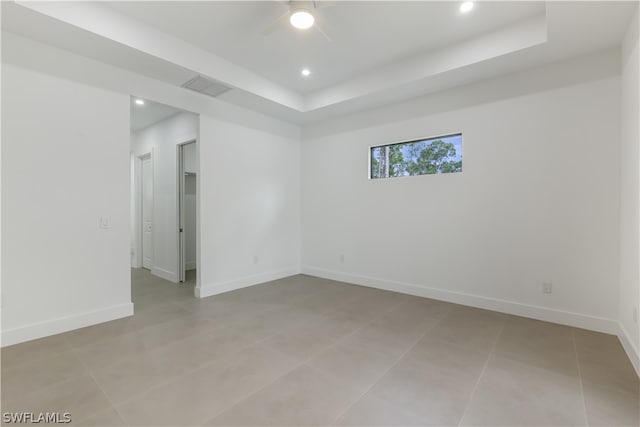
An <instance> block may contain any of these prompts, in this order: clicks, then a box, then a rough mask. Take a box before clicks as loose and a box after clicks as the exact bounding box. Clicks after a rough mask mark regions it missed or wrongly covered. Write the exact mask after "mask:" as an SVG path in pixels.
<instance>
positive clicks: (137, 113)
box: [131, 97, 182, 132]
mask: <svg viewBox="0 0 640 427" xmlns="http://www.w3.org/2000/svg"><path fill="white" fill-rule="evenodd" d="M136 99H137V98H134V97H131V131H132V132H137V131H139V130H142V129H144V128H146V127H149V126H151V125H152V124H155V123H158V122H160V121H162V120H164V119H168V118H169V117H171V116H175V115H176V114H178V113H181V112H182V110H180V109H178V108H173V107H171V106H169V105H164V104H160V103H158V102H153V101H149V100H143V101H144V105H138V104H136V103H135V100H136Z"/></svg>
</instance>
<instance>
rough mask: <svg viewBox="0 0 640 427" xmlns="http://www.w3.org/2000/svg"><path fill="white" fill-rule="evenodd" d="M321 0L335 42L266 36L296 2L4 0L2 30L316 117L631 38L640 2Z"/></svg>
mask: <svg viewBox="0 0 640 427" xmlns="http://www.w3.org/2000/svg"><path fill="white" fill-rule="evenodd" d="M303 3H304V4H305V5H306V6H309V7H312V6H313V5H312V3H311V2H303ZM318 4H319V7H320V8H319V9H318V10H316V15H317V20H318V22H319V24H320V25H321V26H322V27H323V28H324V29H325V30H326V31H327V32H328V33H329V34H330V36H331V37H332V39H333V40H332V41H327V40H326V39H324V37H322V35H321V34H320V33H318V32H317V31H308V32H303V31H300V30H294V29H293V28H290V27H288V26H287V25H286V24H285V25H283V26H282V27H281V28H280V29H278V30H277V31H274V32H273V33H271V34H270V35H268V36H265V35H264V34H263V30H264V29H266V28H267V27H269V25H270V24H271V23H272V22H273V21H274V20H276V19H277V18H278V17H279V16H281V15H282V13H283V12H286V10H287V7H288V6H287V2H272V1H263V2H254V1H249V2H247V1H235V2H220V1H215V2H207V1H204V2H162V1H149V2H100V3H96V2H31V1H29V2H20V1H18V2H16V4H7V3H6V2H3V4H2V27H3V30H5V31H11V32H15V33H18V34H21V35H23V36H27V37H30V38H33V39H36V40H42V41H44V42H45V43H48V44H52V45H54V46H58V47H62V48H64V49H67V50H70V51H73V52H76V53H79V54H81V55H84V56H88V57H91V58H94V59H97V60H100V61H102V62H106V63H109V64H112V65H115V66H118V67H121V68H124V69H128V70H131V71H135V72H137V73H140V74H143V75H147V76H150V77H153V78H155V79H158V80H162V81H165V82H167V83H169V84H171V85H175V86H180V85H181V84H182V83H184V82H185V81H187V80H189V79H190V78H191V77H193V76H195V75H197V74H202V75H205V76H208V77H210V78H212V79H215V80H218V81H220V82H222V83H223V84H226V85H228V86H230V87H232V88H234V89H233V90H231V91H229V92H227V93H225V94H223V95H221V96H220V97H219V99H220V100H223V101H226V102H230V103H233V104H236V105H241V106H243V107H246V108H250V109H253V110H256V111H259V112H262V113H266V114H269V115H273V116H276V117H279V118H283V119H285V120H288V121H291V122H296V123H309V122H314V121H319V120H323V119H327V118H330V117H335V116H337V115H342V114H346V113H350V112H354V111H359V110H363V109H368V108H373V107H377V106H380V105H383V104H387V103H391V102H397V101H401V100H404V99H408V98H412V97H416V96H419V95H424V94H428V93H432V92H436V91H439V90H443V89H446V88H450V87H453V86H456V85H461V84H467V83H471V82H473V81H477V80H481V79H487V78H492V77H496V76H500V75H504V74H506V73H509V72H514V71H518V70H522V69H526V68H531V67H536V66H540V65H544V64H547V63H551V62H554V61H558V60H562V59H566V58H570V57H576V56H580V55H584V54H587V53H591V52H597V51H600V50H603V49H608V48H612V47H614V46H618V45H619V43H620V41H621V39H622V36H623V34H624V31H625V28H626V27H627V24H628V22H629V19H630V16H631V12H632V10H633V8H634V7H637V2H635V1H634V2H630V1H619V2H618V1H601V2H492V1H478V2H476V7H475V8H474V9H473V10H472V11H471V12H470V13H469V14H466V15H462V14H460V13H459V11H458V7H459V5H460V4H461V2H459V1H448V2H427V1H413V2H401V1H379V2H370V1H353V2H351V1H349V2H347V1H343V2H331V3H328V2H318ZM302 67H309V68H310V69H311V70H312V75H311V76H310V77H308V78H303V77H302V76H301V75H300V70H301V68H302Z"/></svg>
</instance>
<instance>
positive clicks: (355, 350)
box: [306, 337, 405, 393]
mask: <svg viewBox="0 0 640 427" xmlns="http://www.w3.org/2000/svg"><path fill="white" fill-rule="evenodd" d="M404 351H405V350H404V349H403V348H398V347H394V346H389V345H386V344H383V343H380V342H376V341H371V340H367V339H361V338H358V337H347V338H346V339H344V340H343V341H340V342H339V343H337V344H336V345H334V346H332V347H330V348H328V349H326V350H325V351H323V352H321V353H319V354H317V355H316V356H314V357H313V358H312V359H311V360H309V361H308V362H306V363H307V364H308V365H309V366H312V367H313V368H316V369H317V370H319V371H322V372H324V373H326V374H327V375H331V376H333V377H335V378H336V379H339V380H342V381H346V382H348V383H349V384H350V385H351V386H352V387H354V388H357V389H358V390H359V391H361V392H362V393H364V392H365V391H366V390H368V389H369V388H370V387H371V386H372V385H373V384H374V383H375V382H376V381H377V380H379V379H380V378H381V377H382V376H383V375H384V373H385V372H387V371H388V370H389V369H390V368H391V367H392V366H393V365H394V364H395V363H396V362H397V361H398V360H399V359H400V357H401V356H402V354H403V353H404Z"/></svg>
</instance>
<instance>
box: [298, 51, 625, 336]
mask: <svg viewBox="0 0 640 427" xmlns="http://www.w3.org/2000/svg"><path fill="white" fill-rule="evenodd" d="M594 58H595V59H594V60H596V59H597V60H598V61H600V60H606V61H611V64H609V65H607V66H606V67H605V69H609V70H610V71H611V72H610V73H609V76H605V77H598V78H595V79H590V80H588V81H586V82H583V83H581V84H577V85H572V86H566V85H565V86H564V87H555V80H554V79H556V78H557V75H558V73H557V70H558V69H561V70H565V71H567V70H569V71H571V70H573V69H575V74H574V75H577V76H580V75H581V71H580V68H579V67H582V66H583V65H584V64H585V60H584V59H581V60H578V61H576V62H575V63H569V64H568V65H567V64H563V65H561V66H559V67H560V68H558V66H552V67H550V68H549V69H541V70H535V73H536V77H535V78H534V79H532V81H534V82H535V81H536V80H537V81H541V79H544V78H545V76H546V78H547V79H548V80H549V82H548V86H549V89H546V90H541V91H538V92H534V93H531V94H524V95H521V96H513V97H511V96H508V94H509V93H510V91H512V89H513V86H512V84H513V82H514V81H518V80H522V79H523V76H524V77H526V74H523V76H516V77H510V78H501V79H496V80H494V81H490V82H486V83H484V84H477V85H475V86H473V87H469V88H467V93H468V98H469V99H470V100H471V101H476V99H477V98H478V96H477V95H478V94H479V93H482V92H484V93H487V94H490V95H489V96H490V97H493V98H495V97H496V94H500V93H506V94H507V95H506V96H505V98H504V99H502V100H495V99H492V100H491V101H489V102H486V103H478V104H477V105H473V104H472V105H473V106H471V107H469V108H458V109H452V110H451V111H446V112H443V113H437V112H436V113H431V114H429V113H422V114H421V113H420V111H421V110H420V109H414V110H412V111H408V112H407V114H403V116H407V117H412V119H410V120H405V121H401V120H396V121H388V122H386V123H385V122H384V119H382V120H380V119H379V118H383V117H385V116H386V117H393V116H394V114H395V112H396V111H406V109H409V107H405V106H402V105H398V106H390V107H388V108H387V109H385V110H380V111H376V112H371V113H369V115H370V118H369V119H367V117H366V116H367V113H363V114H360V115H359V116H358V117H354V122H356V123H358V124H360V126H359V127H352V128H349V129H347V130H344V129H345V128H346V127H347V126H348V122H349V117H345V118H341V119H339V121H337V122H336V123H326V124H323V125H318V126H316V127H311V128H310V129H309V130H308V132H307V135H309V136H308V137H307V138H306V139H305V141H304V143H303V145H302V165H301V170H302V194H303V199H302V206H303V207H302V218H303V223H302V234H303V260H302V262H303V272H308V273H310V274H315V275H320V276H324V277H329V278H335V279H340V280H345V281H349V282H354V283H360V284H365V285H370V286H377V287H382V288H388V289H394V290H399V291H404V292H408V293H413V294H417V295H424V296H430V297H435V298H440V299H444V300H450V301H455V302H461V303H465V304H470V305H476V306H482V307H487V308H492V309H497V310H501V311H506V312H511V313H517V314H523V315H527V316H531V317H538V318H544V319H547V320H551V321H558V322H560V323H568V324H575V325H579V326H584V327H588V328H593V329H599V330H606V331H608V332H614V331H615V330H616V325H617V323H616V322H615V319H616V317H617V306H618V291H617V287H618V268H619V266H618V251H619V248H618V221H619V220H618V215H619V212H618V209H619V158H620V154H619V135H620V129H619V111H620V104H619V102H620V95H619V84H620V80H619V78H618V76H617V72H616V71H617V70H616V68H617V67H616V66H615V64H617V63H618V60H619V59H618V58H617V57H615V56H611V55H605V56H598V57H594ZM603 58H604V59H603ZM589 61H591V60H588V61H586V63H589ZM612 64H613V65H612ZM596 68H597V67H596ZM532 74H533V72H532ZM570 75H571V74H570ZM464 90H465V89H464V88H463V89H457V92H455V93H454V95H455V96H459V98H460V99H464ZM438 97H439V95H436V97H435V98H432V99H431V102H430V100H429V98H425V99H424V101H420V102H417V101H410V102H408V103H407V105H408V106H412V105H428V106H427V107H426V108H425V109H424V110H426V111H428V110H429V109H435V108H437V105H436V106H434V105H433V104H432V103H433V101H434V100H435V101H437V99H440V98H446V94H444V95H442V96H441V97H440V98H438ZM448 106H449V105H448V104H446V103H445V106H444V108H447V107H448ZM367 120H368V121H367ZM387 120H389V119H387ZM381 122H382V123H381ZM363 123H367V124H366V125H362V124H363ZM336 128H341V129H342V130H339V131H337V132H332V129H336ZM456 132H462V133H463V173H459V174H449V175H431V176H419V177H404V178H392V179H381V180H369V179H368V178H367V176H368V170H367V161H368V152H369V151H368V148H369V146H371V145H378V144H384V143H390V142H397V141H402V140H411V139H416V138H421V137H431V136H438V135H447V134H452V133H456ZM342 254H344V262H341V260H340V256H341V255H342ZM543 282H552V283H553V286H554V290H553V294H551V295H547V294H543V293H542V285H543Z"/></svg>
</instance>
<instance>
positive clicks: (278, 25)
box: [262, 10, 291, 36]
mask: <svg viewBox="0 0 640 427" xmlns="http://www.w3.org/2000/svg"><path fill="white" fill-rule="evenodd" d="M290 14H291V12H290V11H288V10H287V11H286V12H285V13H283V14H282V15H280V17H279V18H278V19H276V20H275V21H274V22H273V24H271V25H269V26H268V27H267V28H265V29H264V30H262V35H265V36H268V35H269V34H271V33H273V32H274V31H276V30H278V29H280V28H283V27H284V24H286V23H287V22H288V20H289V15H290Z"/></svg>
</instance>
